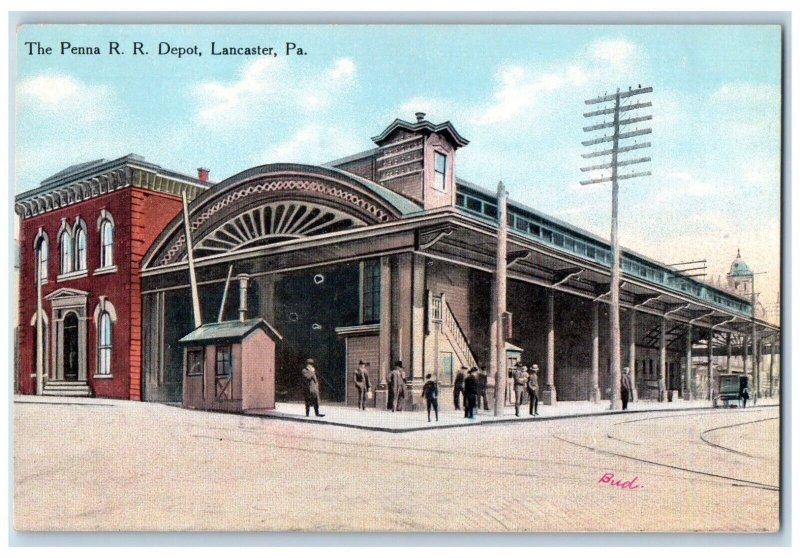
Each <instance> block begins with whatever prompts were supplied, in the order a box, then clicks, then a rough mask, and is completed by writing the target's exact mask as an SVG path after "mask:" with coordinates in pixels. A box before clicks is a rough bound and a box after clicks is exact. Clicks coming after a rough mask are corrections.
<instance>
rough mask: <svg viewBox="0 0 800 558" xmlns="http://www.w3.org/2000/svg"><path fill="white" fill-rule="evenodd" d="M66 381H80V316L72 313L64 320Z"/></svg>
mask: <svg viewBox="0 0 800 558" xmlns="http://www.w3.org/2000/svg"><path fill="white" fill-rule="evenodd" d="M63 358H64V360H63V362H64V379H65V380H77V379H78V316H77V315H75V313H73V312H70V313H69V314H67V316H66V317H65V318H64V354H63Z"/></svg>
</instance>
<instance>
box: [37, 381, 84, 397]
mask: <svg viewBox="0 0 800 558" xmlns="http://www.w3.org/2000/svg"><path fill="white" fill-rule="evenodd" d="M42 395H47V396H50V397H92V388H90V387H89V384H87V383H86V382H85V381H83V382H82V381H75V380H48V381H47V383H46V384H45V386H44V389H43V390H42Z"/></svg>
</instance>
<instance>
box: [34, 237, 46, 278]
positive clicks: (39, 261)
mask: <svg viewBox="0 0 800 558" xmlns="http://www.w3.org/2000/svg"><path fill="white" fill-rule="evenodd" d="M36 266H37V271H38V273H39V274H40V276H41V278H42V281H44V280H46V279H47V238H45V237H44V236H43V237H42V238H40V239H39V243H38V244H37V245H36Z"/></svg>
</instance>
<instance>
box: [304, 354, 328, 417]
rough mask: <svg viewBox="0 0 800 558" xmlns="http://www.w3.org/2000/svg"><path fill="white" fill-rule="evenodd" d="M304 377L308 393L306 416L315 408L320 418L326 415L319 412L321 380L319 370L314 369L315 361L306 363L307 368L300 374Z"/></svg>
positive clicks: (309, 360)
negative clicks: (318, 377)
mask: <svg viewBox="0 0 800 558" xmlns="http://www.w3.org/2000/svg"><path fill="white" fill-rule="evenodd" d="M300 374H301V375H302V376H303V383H304V384H305V385H304V387H305V392H306V416H308V412H309V411H310V410H311V407H314V414H315V415H317V416H318V417H324V416H325V415H323V414H320V412H319V380H317V369H316V368H315V367H314V359H313V358H310V359H308V360H307V361H306V366H305V368H303V370H302V372H301V373H300Z"/></svg>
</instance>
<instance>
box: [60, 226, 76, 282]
mask: <svg viewBox="0 0 800 558" xmlns="http://www.w3.org/2000/svg"><path fill="white" fill-rule="evenodd" d="M58 242H59V244H60V245H61V274H62V275H64V274H66V273H70V272H71V271H72V263H73V260H72V235H71V234H70V233H69V231H66V230H65V231H64V232H62V233H61V236H60V237H59V240H58Z"/></svg>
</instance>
